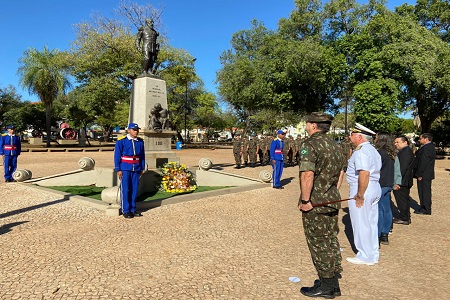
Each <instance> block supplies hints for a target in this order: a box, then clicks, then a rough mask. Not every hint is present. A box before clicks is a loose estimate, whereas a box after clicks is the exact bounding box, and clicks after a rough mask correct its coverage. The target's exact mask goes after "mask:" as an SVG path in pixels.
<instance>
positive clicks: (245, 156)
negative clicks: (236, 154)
mask: <svg viewBox="0 0 450 300" xmlns="http://www.w3.org/2000/svg"><path fill="white" fill-rule="evenodd" d="M242 158H243V159H244V165H245V166H246V165H248V139H247V137H245V136H244V138H243V139H242Z"/></svg>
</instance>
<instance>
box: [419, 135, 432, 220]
mask: <svg viewBox="0 0 450 300" xmlns="http://www.w3.org/2000/svg"><path fill="white" fill-rule="evenodd" d="M432 141H433V136H432V135H431V134H430V133H422V134H421V135H420V137H419V142H420V144H421V145H422V146H421V147H420V148H419V150H417V152H416V160H417V167H416V169H415V174H414V177H416V178H417V190H418V192H419V200H420V210H419V211H416V212H415V213H416V214H422V215H431V180H433V179H434V161H435V159H436V148H435V147H434V145H433V143H432Z"/></svg>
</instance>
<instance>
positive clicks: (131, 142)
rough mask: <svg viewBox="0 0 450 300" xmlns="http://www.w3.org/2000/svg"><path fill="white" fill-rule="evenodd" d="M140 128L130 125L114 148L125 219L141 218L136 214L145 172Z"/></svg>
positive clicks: (136, 125) (134, 124)
mask: <svg viewBox="0 0 450 300" xmlns="http://www.w3.org/2000/svg"><path fill="white" fill-rule="evenodd" d="M139 129H140V128H139V126H138V124H136V123H130V124H129V125H128V134H127V135H126V136H124V137H121V138H119V139H118V140H117V142H116V146H115V148H114V169H115V170H116V171H117V175H118V176H119V179H120V191H121V193H120V202H121V208H122V214H123V216H124V217H125V218H133V217H140V216H142V214H140V213H138V212H136V198H137V194H138V187H139V178H140V176H141V175H142V172H144V171H145V150H144V141H143V140H142V139H141V138H139V137H137V135H138V133H139Z"/></svg>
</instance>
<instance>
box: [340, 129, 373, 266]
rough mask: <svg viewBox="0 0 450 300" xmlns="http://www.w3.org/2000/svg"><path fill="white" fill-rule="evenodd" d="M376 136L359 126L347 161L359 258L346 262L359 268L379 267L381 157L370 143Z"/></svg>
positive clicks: (357, 256) (350, 258) (352, 215)
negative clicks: (362, 266)
mask: <svg viewBox="0 0 450 300" xmlns="http://www.w3.org/2000/svg"><path fill="white" fill-rule="evenodd" d="M371 135H375V132H373V131H372V130H370V129H368V128H366V127H364V126H362V125H361V124H358V123H356V126H355V129H354V130H353V131H352V133H351V134H350V141H351V143H352V145H353V146H354V147H355V150H354V151H353V154H352V156H351V157H350V159H349V161H348V167H347V173H346V174H347V182H348V184H349V186H350V198H351V200H349V201H348V207H349V210H350V219H351V221H352V228H353V237H354V243H355V247H356V249H357V250H358V253H357V254H356V257H348V258H347V261H348V262H350V263H353V264H358V265H369V266H373V265H374V264H375V263H378V258H379V244H378V227H377V226H378V201H379V200H380V197H381V187H380V183H379V179H380V170H381V156H380V154H378V151H377V150H376V149H375V147H373V146H372V145H371V144H370V142H369V140H370V139H371Z"/></svg>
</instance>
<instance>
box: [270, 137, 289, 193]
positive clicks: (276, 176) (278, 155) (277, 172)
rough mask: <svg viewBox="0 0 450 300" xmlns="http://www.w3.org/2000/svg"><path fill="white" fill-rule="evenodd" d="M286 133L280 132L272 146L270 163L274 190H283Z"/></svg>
mask: <svg viewBox="0 0 450 300" xmlns="http://www.w3.org/2000/svg"><path fill="white" fill-rule="evenodd" d="M285 135H286V133H285V132H284V131H283V130H278V132H277V136H278V137H277V138H276V139H274V140H273V141H272V143H271V144H270V161H271V164H272V169H273V172H272V180H273V188H274V189H282V188H283V187H282V186H281V182H280V181H281V175H283V168H284V161H283V147H284V142H283V139H284V136H285Z"/></svg>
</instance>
